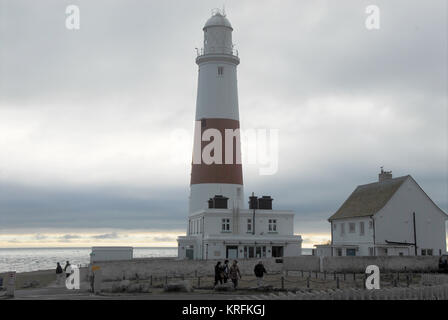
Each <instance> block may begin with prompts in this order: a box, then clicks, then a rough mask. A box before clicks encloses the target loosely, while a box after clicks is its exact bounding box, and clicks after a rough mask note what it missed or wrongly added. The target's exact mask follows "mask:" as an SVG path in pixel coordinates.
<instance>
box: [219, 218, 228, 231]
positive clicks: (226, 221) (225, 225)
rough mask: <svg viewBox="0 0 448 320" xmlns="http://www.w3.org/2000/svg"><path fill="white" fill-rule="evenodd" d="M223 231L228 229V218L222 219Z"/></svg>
mask: <svg viewBox="0 0 448 320" xmlns="http://www.w3.org/2000/svg"><path fill="white" fill-rule="evenodd" d="M221 231H223V232H229V231H230V219H222V229H221Z"/></svg>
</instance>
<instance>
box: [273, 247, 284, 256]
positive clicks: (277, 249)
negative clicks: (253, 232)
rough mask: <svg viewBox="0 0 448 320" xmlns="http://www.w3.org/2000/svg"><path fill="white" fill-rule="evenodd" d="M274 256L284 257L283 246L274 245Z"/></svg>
mask: <svg viewBox="0 0 448 320" xmlns="http://www.w3.org/2000/svg"><path fill="white" fill-rule="evenodd" d="M272 257H273V258H282V257H283V247H272Z"/></svg>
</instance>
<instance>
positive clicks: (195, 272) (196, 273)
mask: <svg viewBox="0 0 448 320" xmlns="http://www.w3.org/2000/svg"><path fill="white" fill-rule="evenodd" d="M194 277H195V278H197V277H198V270H194Z"/></svg>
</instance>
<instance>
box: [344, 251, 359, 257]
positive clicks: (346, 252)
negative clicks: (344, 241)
mask: <svg viewBox="0 0 448 320" xmlns="http://www.w3.org/2000/svg"><path fill="white" fill-rule="evenodd" d="M345 254H346V256H349V257H354V256H356V249H347V250H345Z"/></svg>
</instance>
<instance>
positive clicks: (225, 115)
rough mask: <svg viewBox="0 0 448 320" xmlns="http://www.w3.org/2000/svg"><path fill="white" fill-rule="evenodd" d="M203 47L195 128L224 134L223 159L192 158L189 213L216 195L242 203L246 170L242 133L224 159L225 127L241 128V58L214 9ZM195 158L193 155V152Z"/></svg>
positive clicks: (199, 150) (226, 23)
mask: <svg viewBox="0 0 448 320" xmlns="http://www.w3.org/2000/svg"><path fill="white" fill-rule="evenodd" d="M203 30H204V47H203V49H202V50H201V52H200V53H199V55H198V57H197V58H196V63H197V64H198V66H199V79H198V93H197V102H196V128H195V132H197V133H201V134H202V133H204V132H205V131H206V130H208V129H215V130H218V131H219V132H220V133H221V137H222V163H212V164H207V163H204V161H203V159H200V157H199V161H196V163H195V161H194V160H195V159H193V165H192V170H191V183H190V185H191V186H190V187H191V189H190V214H192V213H194V212H197V211H198V210H201V209H205V208H208V200H209V199H210V198H213V197H214V196H215V195H221V196H223V197H226V198H228V205H229V207H230V208H242V207H243V198H244V197H243V170H242V166H241V163H240V162H239V163H238V161H237V154H240V153H241V147H240V139H239V136H232V138H231V139H232V140H233V141H232V144H233V146H234V148H233V151H235V152H234V153H233V157H232V158H233V159H232V161H228V162H231V163H226V161H225V143H226V141H225V138H226V134H225V130H226V129H230V130H232V131H234V132H236V131H235V130H236V129H239V128H240V120H239V111H238V87H237V75H236V74H237V70H236V69H237V66H238V64H239V63H240V59H239V58H238V56H237V53H236V51H235V50H234V48H233V43H232V32H233V29H232V26H231V24H230V22H229V20H227V18H226V16H225V15H224V14H223V13H222V12H220V11H215V12H214V14H213V15H212V17H211V18H210V19H208V21H207V22H206V24H205V26H204V28H203ZM206 144H207V143H206V142H202V143H200V139H199V141H198V139H195V146H194V152H195V153H196V154H195V155H196V156H198V155H199V156H200V155H201V154H202V151H203V148H204V146H205V145H206ZM193 158H194V156H193Z"/></svg>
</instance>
